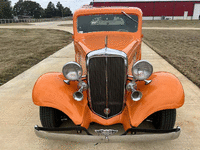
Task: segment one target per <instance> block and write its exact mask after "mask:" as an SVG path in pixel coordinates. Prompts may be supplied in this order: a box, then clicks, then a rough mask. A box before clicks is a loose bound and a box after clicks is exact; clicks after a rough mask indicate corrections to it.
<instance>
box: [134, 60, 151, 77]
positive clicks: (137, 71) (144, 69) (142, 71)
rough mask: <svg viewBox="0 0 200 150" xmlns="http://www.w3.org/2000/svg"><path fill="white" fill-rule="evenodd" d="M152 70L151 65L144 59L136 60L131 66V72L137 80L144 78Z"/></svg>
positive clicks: (149, 74)
mask: <svg viewBox="0 0 200 150" xmlns="http://www.w3.org/2000/svg"><path fill="white" fill-rule="evenodd" d="M152 72H153V66H152V65H151V64H150V63H149V62H148V61H146V60H139V61H137V62H136V63H135V64H134V65H133V68H132V74H133V76H134V77H135V78H136V79H137V80H146V79H147V78H149V77H150V76H151V74H152Z"/></svg>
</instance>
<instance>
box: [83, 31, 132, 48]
mask: <svg viewBox="0 0 200 150" xmlns="http://www.w3.org/2000/svg"><path fill="white" fill-rule="evenodd" d="M106 36H107V47H109V48H111V49H117V50H123V49H124V48H126V47H127V46H128V45H129V44H130V43H131V42H133V40H134V37H133V36H132V35H127V34H123V33H121V34H117V35H113V34H112V35H105V34H104V35H94V34H93V35H86V36H84V37H83V38H82V39H81V40H80V42H81V43H82V44H84V45H85V46H86V47H87V48H89V49H90V50H91V51H93V50H98V49H102V48H104V47H105V39H106Z"/></svg>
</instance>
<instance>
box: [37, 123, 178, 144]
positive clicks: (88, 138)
mask: <svg viewBox="0 0 200 150" xmlns="http://www.w3.org/2000/svg"><path fill="white" fill-rule="evenodd" d="M34 131H35V134H36V135H37V136H38V137H40V138H45V139H54V140H64V141H69V142H87V143H107V142H109V143H119V142H123V143H125V142H126V143H127V142H128V143H131V142H146V141H158V140H173V139H176V138H178V137H179V135H180V133H181V129H180V127H177V128H176V129H175V130H174V131H172V132H169V133H153V134H149V133H148V134H134V135H110V136H102V135H100V136H98V135H81V134H65V133H52V132H48V131H42V130H38V129H37V126H35V128H34Z"/></svg>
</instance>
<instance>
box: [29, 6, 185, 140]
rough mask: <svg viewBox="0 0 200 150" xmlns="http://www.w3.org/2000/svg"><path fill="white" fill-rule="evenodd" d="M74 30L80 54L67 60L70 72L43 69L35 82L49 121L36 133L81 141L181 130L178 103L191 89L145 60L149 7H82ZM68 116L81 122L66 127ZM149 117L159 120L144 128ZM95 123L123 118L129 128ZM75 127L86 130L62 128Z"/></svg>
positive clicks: (156, 136) (169, 135)
mask: <svg viewBox="0 0 200 150" xmlns="http://www.w3.org/2000/svg"><path fill="white" fill-rule="evenodd" d="M73 31H74V35H73V39H74V47H75V62H68V63H66V64H65V65H64V67H63V69H62V73H46V74H44V75H42V76H41V77H40V78H39V79H38V80H37V82H36V83H35V86H34V88H33V93H32V94H33V95H32V96H33V102H34V104H35V105H38V106H40V120H41V124H42V126H43V127H39V126H38V125H36V126H35V133H36V135H37V136H39V137H43V138H49V139H51V138H53V139H62V140H68V141H79V142H80V141H87V142H107V141H109V142H135V141H144V140H162V139H166V140H169V139H175V138H177V137H178V136H179V134H180V131H181V130H180V127H176V128H174V124H175V121H176V108H179V107H181V106H182V105H183V103H184V91H183V88H182V85H181V83H180V82H179V80H178V79H177V78H176V77H175V76H174V75H172V74H170V73H167V72H154V73H153V67H152V65H151V64H150V63H149V62H148V61H146V60H141V43H142V12H141V10H140V9H139V8H134V7H102V8H94V7H92V8H81V9H79V10H77V11H76V12H75V13H74V16H73ZM63 118H67V119H68V120H71V121H72V122H73V123H74V126H70V127H69V126H67V127H62V128H59V126H60V125H61V123H62V120H63ZM145 120H149V121H151V122H152V124H153V126H154V128H153V129H148V128H137V127H138V126H139V125H140V124H141V123H142V122H143V121H145ZM91 123H97V124H101V125H103V127H104V126H109V125H113V124H122V125H123V127H124V130H125V132H124V133H123V134H121V135H113V134H114V133H116V132H117V131H118V130H116V129H98V130H95V132H96V134H91V132H89V130H88V128H89V126H90V124H91ZM71 130H75V131H77V132H81V131H84V133H85V134H84V133H83V135H82V134H68V133H59V132H58V131H71ZM49 131H56V133H55V132H54V133H52V132H49ZM95 132H94V133H95ZM138 132H139V133H144V134H137V133H138ZM81 133H82V132H81ZM133 133H135V134H133Z"/></svg>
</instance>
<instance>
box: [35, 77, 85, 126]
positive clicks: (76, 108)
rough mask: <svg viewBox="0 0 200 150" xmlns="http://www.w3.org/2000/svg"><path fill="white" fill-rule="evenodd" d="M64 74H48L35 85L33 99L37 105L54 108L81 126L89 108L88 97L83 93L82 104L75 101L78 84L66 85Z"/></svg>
mask: <svg viewBox="0 0 200 150" xmlns="http://www.w3.org/2000/svg"><path fill="white" fill-rule="evenodd" d="M63 80H65V77H64V76H63V74H62V73H46V74H44V75H42V76H41V77H40V78H39V79H38V80H37V82H36V83H35V85H34V88H33V93H32V98H33V102H34V104H35V105H38V106H46V107H53V108H56V109H59V110H61V111H62V112H64V113H65V114H67V115H68V117H69V118H71V119H72V121H73V122H74V123H75V124H76V125H79V124H81V123H82V122H83V114H84V110H85V107H86V106H87V95H86V92H83V94H84V99H83V100H82V101H81V102H78V101H76V100H74V98H73V93H74V92H76V91H77V90H78V88H77V82H70V85H67V84H66V83H64V81H63Z"/></svg>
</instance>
